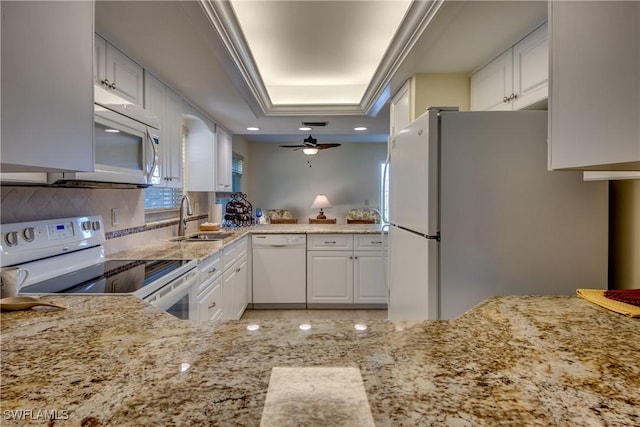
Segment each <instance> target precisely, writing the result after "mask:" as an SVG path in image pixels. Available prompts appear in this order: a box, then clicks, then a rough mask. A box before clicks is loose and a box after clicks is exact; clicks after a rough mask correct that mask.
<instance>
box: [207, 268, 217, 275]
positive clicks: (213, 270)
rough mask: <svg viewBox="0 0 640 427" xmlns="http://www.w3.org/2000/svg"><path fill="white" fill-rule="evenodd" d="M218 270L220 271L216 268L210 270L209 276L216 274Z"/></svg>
mask: <svg viewBox="0 0 640 427" xmlns="http://www.w3.org/2000/svg"><path fill="white" fill-rule="evenodd" d="M217 270H218V269H217V268H215V267H214V268H212V269H211V270H209V274H211V273H215V272H216V271H217Z"/></svg>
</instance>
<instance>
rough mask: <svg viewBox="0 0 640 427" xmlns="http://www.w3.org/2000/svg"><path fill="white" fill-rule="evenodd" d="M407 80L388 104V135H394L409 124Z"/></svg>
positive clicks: (409, 103)
mask: <svg viewBox="0 0 640 427" xmlns="http://www.w3.org/2000/svg"><path fill="white" fill-rule="evenodd" d="M409 88H410V81H409V80H408V81H407V82H406V83H405V84H404V85H403V86H402V87H401V88H400V90H399V91H398V92H397V93H396V94H395V95H394V96H393V98H392V99H391V102H390V104H389V108H390V109H389V113H390V118H391V123H390V126H389V127H390V129H389V134H390V135H395V134H396V133H398V132H400V131H401V130H402V129H404V128H406V127H407V126H409V124H410V123H411V92H410V91H409Z"/></svg>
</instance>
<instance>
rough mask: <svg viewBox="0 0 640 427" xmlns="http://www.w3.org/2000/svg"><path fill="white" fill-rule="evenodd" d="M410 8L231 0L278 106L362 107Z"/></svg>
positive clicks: (399, 4)
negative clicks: (366, 94)
mask: <svg viewBox="0 0 640 427" xmlns="http://www.w3.org/2000/svg"><path fill="white" fill-rule="evenodd" d="M410 4H411V2H410V1H401V0H396V1H377V2H376V3H375V7H371V3H370V2H364V1H324V2H323V1H305V2H295V1H287V2H283V1H261V2H255V1H246V0H244V1H243V0H234V1H232V2H231V5H232V7H233V11H234V13H235V16H236V18H237V20H238V23H239V25H240V29H241V31H242V33H243V35H244V39H245V40H246V42H247V44H248V46H249V49H250V51H251V54H252V57H253V60H254V61H255V63H256V66H257V69H258V71H259V73H260V77H261V78H262V81H263V82H264V85H265V87H266V90H267V92H268V94H269V97H270V100H271V102H272V103H273V104H274V105H305V104H307V105H309V104H310V105H327V104H329V105H331V104H355V105H358V104H360V101H361V100H362V98H363V96H364V94H365V90H366V89H367V87H368V86H369V83H370V82H371V80H372V79H373V76H374V73H375V71H376V68H377V67H378V64H380V62H381V60H382V57H383V55H384V54H385V51H386V50H387V48H388V47H389V45H390V43H391V40H392V39H393V36H394V35H395V33H396V31H397V29H398V27H399V26H400V23H401V22H402V19H403V18H404V16H405V14H406V12H407V8H408V7H409V5H410Z"/></svg>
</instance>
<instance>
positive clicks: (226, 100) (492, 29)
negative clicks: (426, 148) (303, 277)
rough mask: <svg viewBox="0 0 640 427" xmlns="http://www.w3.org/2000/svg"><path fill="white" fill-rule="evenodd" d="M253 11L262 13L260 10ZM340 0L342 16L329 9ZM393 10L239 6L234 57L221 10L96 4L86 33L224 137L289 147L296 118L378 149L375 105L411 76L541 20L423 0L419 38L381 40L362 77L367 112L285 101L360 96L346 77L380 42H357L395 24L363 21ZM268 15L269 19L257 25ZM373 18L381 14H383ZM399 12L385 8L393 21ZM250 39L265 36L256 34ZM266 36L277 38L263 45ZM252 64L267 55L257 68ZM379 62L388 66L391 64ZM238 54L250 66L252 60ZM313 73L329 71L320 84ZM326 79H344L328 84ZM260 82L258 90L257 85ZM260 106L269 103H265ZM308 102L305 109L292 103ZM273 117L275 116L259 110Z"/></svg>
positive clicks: (540, 5)
mask: <svg viewBox="0 0 640 427" xmlns="http://www.w3.org/2000/svg"><path fill="white" fill-rule="evenodd" d="M398 2H400V0H398ZM264 3H269V4H271V6H273V7H271V8H267V9H268V10H267V9H265V10H263V9H262V8H263V6H265V5H264ZM339 3H342V4H345V7H346V8H345V9H342V10H340V11H339V12H337V11H336V9H335V8H336V7H337V6H338V5H337V4H339ZM394 3H395V2H394V1H391V2H381V1H377V0H372V1H368V0H357V1H354V2H346V1H340V2H337V1H304V0H301V1H283V2H276V1H272V0H262V1H258V2H254V1H248V0H243V1H241V2H240V3H239V4H234V8H235V9H236V12H237V13H238V16H239V17H240V21H241V22H242V21H247V22H248V20H251V21H252V22H253V24H251V25H252V26H254V25H255V27H254V28H253V29H252V30H246V34H244V33H240V34H242V35H243V36H244V38H245V40H248V47H247V46H246V45H245V47H246V48H247V49H250V50H248V51H245V52H239V54H238V52H236V55H235V56H234V55H233V54H230V53H229V48H230V47H231V48H232V49H233V48H234V43H230V42H229V37H228V36H229V35H230V36H231V38H233V37H238V33H235V34H227V35H226V36H227V37H226V38H225V37H220V36H219V35H218V32H217V31H216V25H219V23H220V22H223V23H227V24H228V23H229V22H233V20H234V19H237V17H236V16H235V14H233V13H232V15H231V16H228V14H229V10H232V8H230V7H228V6H229V5H230V3H228V2H217V1H208V0H207V1H204V2H203V3H200V2H199V1H184V0H183V1H126V2H123V1H102V0H99V1H97V2H96V31H97V32H98V33H100V34H101V35H103V36H104V37H105V38H106V39H107V40H109V41H110V42H112V43H113V44H114V45H116V46H117V47H119V48H120V49H121V50H123V51H125V52H126V53H127V54H129V55H130V56H131V57H132V58H134V59H135V60H137V61H138V62H139V63H140V64H141V65H143V66H144V67H145V68H147V69H149V70H151V71H152V72H153V73H154V74H156V75H157V77H159V78H160V79H161V80H163V81H165V82H166V83H167V84H168V85H169V86H171V87H172V88H174V89H175V90H177V91H179V92H180V93H182V94H183V95H184V96H186V97H187V98H188V99H189V100H190V101H191V102H192V103H193V104H194V105H195V106H196V107H198V108H199V109H201V110H202V111H204V112H206V113H207V114H209V115H210V116H211V117H213V118H214V119H215V120H216V122H217V123H219V124H220V125H221V126H222V127H224V128H226V129H227V130H229V131H230V132H232V133H233V134H245V135H246V137H247V139H249V140H254V141H267V142H269V141H270V142H280V143H283V142H286V143H289V142H300V141H302V139H303V138H304V137H306V136H307V135H308V134H309V132H303V131H299V130H298V127H299V126H300V124H301V122H302V121H328V122H329V124H328V126H327V127H326V128H318V129H314V130H313V131H312V133H313V135H314V136H316V137H317V138H318V139H319V142H350V141H362V142H367V141H380V142H382V141H386V138H387V134H388V129H389V110H388V105H387V104H384V105H382V106H381V105H379V104H380V102H378V104H376V102H377V101H380V100H383V101H385V100H386V97H388V96H389V95H390V94H393V93H394V92H395V91H396V90H397V89H398V88H399V87H400V86H401V85H402V83H403V82H404V81H405V80H406V79H407V78H409V77H410V76H411V75H413V74H415V73H423V72H467V73H471V72H472V71H474V70H476V69H478V68H480V67H481V66H482V65H484V64H486V63H487V62H488V61H489V60H490V59H491V58H493V57H495V56H497V55H498V54H499V53H501V52H502V51H504V50H506V49H507V48H509V47H510V46H511V45H512V44H514V43H515V42H516V41H518V40H519V39H520V38H522V37H523V36H525V35H526V34H527V33H528V32H530V31H531V30H533V29H534V28H535V27H537V26H538V25H539V24H540V23H542V22H544V21H545V20H546V12H547V3H546V1H531V2H529V1H496V2H489V1H469V2H467V1H446V2H445V3H443V5H442V6H441V7H439V9H438V8H437V7H436V8H433V7H432V6H433V4H432V3H431V2H423V1H419V2H416V4H414V5H413V8H415V9H417V10H422V11H425V10H429V11H431V12H432V13H433V11H434V10H436V9H437V14H435V16H434V17H433V18H432V19H431V17H430V16H428V18H427V19H425V20H424V21H425V22H424V23H423V24H424V27H426V28H424V31H422V27H420V26H419V25H415V23H414V24H413V28H414V29H415V28H418V29H419V33H420V34H419V35H420V36H419V37H415V38H411V37H410V35H411V34H409V35H407V34H405V38H403V39H401V40H402V41H403V43H404V44H402V43H401V44H397V43H396V46H395V47H394V46H393V43H392V46H391V49H388V50H387V52H388V53H392V54H393V55H387V56H385V57H384V58H383V59H382V63H381V64H379V66H378V71H381V70H382V71H383V72H382V73H380V72H379V73H374V75H373V76H369V77H367V78H368V79H369V80H370V81H371V82H372V83H370V84H369V83H367V84H368V87H367V88H366V89H365V90H364V93H365V97H366V96H367V94H368V95H370V100H369V103H368V104H367V103H364V102H360V105H359V106H358V107H357V108H352V109H351V110H349V111H347V112H345V110H344V109H343V110H342V111H338V110H337V109H332V108H331V107H333V106H336V99H335V98H334V99H333V100H332V101H331V102H332V103H333V104H327V101H326V100H322V99H315V100H312V96H311V95H308V94H307V95H304V96H298V95H296V98H295V99H294V98H291V97H290V96H291V93H292V92H293V93H294V94H295V93H296V92H299V93H302V91H301V90H300V91H298V90H297V89H302V88H305V87H316V89H317V87H318V86H320V87H322V86H323V85H324V86H326V88H323V89H322V91H321V92H322V93H325V92H326V93H329V88H330V87H332V86H334V85H335V84H336V83H338V84H343V85H344V89H345V90H344V93H345V94H347V93H354V94H355V93H356V92H358V93H360V94H361V95H360V97H361V98H362V86H363V83H362V82H356V79H355V78H353V77H351V78H347V77H346V74H347V72H348V73H351V72H353V73H354V75H358V76H360V77H366V76H367V75H368V73H370V72H366V71H360V68H359V64H360V63H361V62H363V59H362V56H363V55H366V52H369V51H368V50H366V49H369V48H365V46H368V44H369V43H368V42H370V41H371V42H373V44H374V45H375V48H376V49H373V50H372V51H371V52H370V55H371V56H374V51H376V50H377V53H376V54H379V52H380V50H381V45H382V44H383V42H382V41H380V40H378V39H377V38H376V37H377V35H376V36H371V35H368V36H363V34H364V32H365V31H366V30H368V29H370V28H374V29H377V28H379V27H384V29H385V31H386V33H387V36H385V38H386V37H388V34H389V32H390V31H391V30H390V29H391V28H392V27H393V26H394V24H388V25H386V24H384V20H383V21H382V22H383V23H382V24H381V23H380V21H379V20H378V21H376V20H375V19H380V18H371V17H369V16H363V14H364V13H373V12H372V10H375V9H376V8H378V7H392V6H394ZM400 5H401V2H400ZM220 6H223V7H222V9H220ZM347 6H348V7H347ZM436 6H439V4H436ZM216 9H217V11H216ZM398 9H401V7H399V8H398ZM220 10H222V11H223V12H224V13H225V14H227V15H226V16H223V17H222V19H221V20H220V21H216V20H215V19H212V17H211V13H212V11H214V12H216V13H217V12H220ZM363 10H365V11H367V12H363ZM269 13H275V14H276V16H275V17H270V18H267V17H268V16H269ZM383 13H387V14H388V13H390V12H389V10H388V9H386V10H385V11H384V12H383ZM398 14H399V12H397V11H396V17H397V15H398ZM283 15H284V16H283ZM247 16H248V17H247ZM255 18H258V19H255ZM285 18H286V19H285ZM413 18H414V21H415V16H414V17H413ZM341 24H347V25H341ZM427 24H428V25H427ZM247 25H249V24H247ZM219 28H221V27H219ZM227 28H228V27H227ZM238 28H239V27H238ZM221 30H222V28H221ZM254 31H255V34H253V32H254ZM401 31H402V29H401ZM381 33H382V31H381ZM409 33H410V32H409ZM260 34H264V36H263V37H262V38H260ZM267 36H269V37H267ZM271 36H274V37H276V38H275V39H270V37H271ZM253 39H255V40H258V41H259V42H264V43H265V46H264V47H265V50H264V51H262V50H256V52H255V53H254V52H253V49H254V48H253V47H252V43H256V42H255V41H254V42H252V40H253ZM235 42H237V40H235ZM387 45H388V42H387ZM238 46H242V44H241V43H240V44H237V43H235V48H237V47H238ZM270 46H275V47H277V49H276V48H273V49H271V47H270ZM307 46H312V48H306V47H307ZM270 49H271V50H272V54H271V56H270V55H269V50H270ZM385 49H387V47H385ZM390 51H393V52H390ZM265 52H266V53H265ZM254 56H255V58H254ZM263 56H264V57H266V59H264V58H263V59H264V60H261V59H260V58H262V57H263ZM390 56H394V58H395V59H394V60H390V59H389V57H390ZM248 58H253V59H255V63H251V61H249V60H248ZM349 60H355V64H351V65H349ZM256 63H257V65H256ZM263 63H264V64H265V65H263ZM252 67H253V68H252ZM261 67H263V68H264V70H263V69H262V68H261ZM258 70H259V71H258ZM274 70H275V71H274ZM318 71H323V72H324V73H333V72H337V73H336V74H335V75H334V76H333V77H326V76H325V77H319V74H318V73H317V72H318ZM310 72H312V73H313V75H311V73H310ZM343 74H344V76H342V75H343ZM336 75H337V76H342V77H344V78H343V79H337V78H336ZM256 76H257V80H256ZM279 76H282V77H279ZM260 80H262V83H263V86H262V88H261V87H260V86H259V85H256V81H258V83H260ZM309 82H315V83H314V84H313V85H309ZM296 86H299V87H298V88H296ZM374 86H375V88H374ZM356 89H357V90H356ZM265 94H267V95H266V96H265ZM279 94H289V95H286V96H289V98H286V99H285V100H284V101H282V100H280V98H278V96H279ZM272 98H273V99H272ZM264 99H267V102H269V101H271V103H272V105H266V106H265V104H264V102H265V101H264ZM353 99H357V96H356V97H355V98H350V100H349V101H348V105H351V104H350V103H352V102H353ZM309 100H312V102H314V104H313V105H311V106H310V105H308V104H306V105H302V104H297V103H299V102H302V101H307V102H308V101H309ZM274 101H275V102H274ZM280 102H285V103H287V104H289V103H291V102H293V103H294V104H292V105H293V106H294V109H292V108H291V105H289V109H288V110H287V109H284V110H278V108H280V107H281V106H280V105H279V103H280ZM365 104H366V105H365ZM265 107H266V108H265ZM270 108H271V109H270ZM274 111H275V112H276V114H275V115H273V114H270V112H271V113H273V112H274ZM367 113H369V114H367ZM248 126H257V127H259V128H260V131H259V132H257V133H250V132H249V131H247V130H246V128H247V127H248ZM355 126H366V127H367V128H368V130H367V131H365V132H355V131H354V130H353V128H354V127H355Z"/></svg>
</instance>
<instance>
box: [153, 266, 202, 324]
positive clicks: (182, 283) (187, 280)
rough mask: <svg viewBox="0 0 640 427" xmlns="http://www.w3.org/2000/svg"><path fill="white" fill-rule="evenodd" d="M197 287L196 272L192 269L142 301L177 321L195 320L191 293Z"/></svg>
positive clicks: (195, 307) (195, 308)
mask: <svg viewBox="0 0 640 427" xmlns="http://www.w3.org/2000/svg"><path fill="white" fill-rule="evenodd" d="M197 285H198V270H197V269H193V270H191V271H189V272H188V273H186V274H184V275H182V276H180V277H178V278H177V279H175V280H173V281H172V282H170V283H168V284H167V285H166V286H163V287H162V288H160V289H158V290H157V291H156V292H154V293H152V294H151V295H149V296H147V297H145V298H143V300H144V301H147V302H148V303H150V304H151V305H153V306H154V307H158V308H161V309H162V310H164V311H166V312H167V313H169V314H172V315H174V316H175V317H177V318H178V319H182V320H196V315H197V312H196V310H197V306H196V305H195V304H194V303H193V302H192V301H193V297H192V296H191V292H192V289H195V287H196V286H197Z"/></svg>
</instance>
